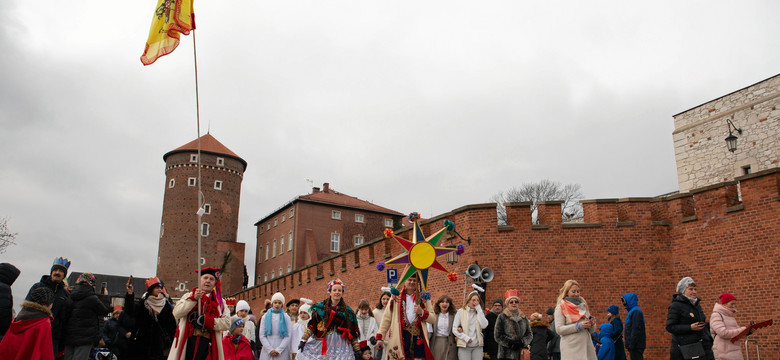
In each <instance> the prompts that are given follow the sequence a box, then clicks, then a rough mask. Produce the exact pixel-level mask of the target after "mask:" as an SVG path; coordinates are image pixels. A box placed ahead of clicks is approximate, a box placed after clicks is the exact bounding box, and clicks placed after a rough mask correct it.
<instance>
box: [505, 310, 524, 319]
mask: <svg viewBox="0 0 780 360" xmlns="http://www.w3.org/2000/svg"><path fill="white" fill-rule="evenodd" d="M504 315H506V317H508V318H510V319H512V321H514V322H519V321H520V320H522V319H523V318H524V317H525V314H524V313H523V311H522V310H520V309H517V310H515V311H512V310H509V309H504Z"/></svg>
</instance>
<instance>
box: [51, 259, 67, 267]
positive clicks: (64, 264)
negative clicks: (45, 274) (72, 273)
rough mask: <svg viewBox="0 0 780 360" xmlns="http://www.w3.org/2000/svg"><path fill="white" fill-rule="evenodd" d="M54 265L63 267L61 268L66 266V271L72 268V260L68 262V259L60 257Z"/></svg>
mask: <svg viewBox="0 0 780 360" xmlns="http://www.w3.org/2000/svg"><path fill="white" fill-rule="evenodd" d="M53 265H61V266H64V267H65V269H68V268H70V260H68V259H67V258H65V259H63V258H62V257H58V258H56V259H54V264H53Z"/></svg>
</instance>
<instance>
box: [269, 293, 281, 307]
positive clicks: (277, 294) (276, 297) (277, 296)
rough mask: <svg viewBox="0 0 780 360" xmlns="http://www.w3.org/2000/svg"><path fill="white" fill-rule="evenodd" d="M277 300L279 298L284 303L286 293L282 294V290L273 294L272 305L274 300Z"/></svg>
mask: <svg viewBox="0 0 780 360" xmlns="http://www.w3.org/2000/svg"><path fill="white" fill-rule="evenodd" d="M276 300H279V301H281V302H282V304H284V295H282V293H280V292H277V293H276V294H274V296H271V304H272V305H273V303H274V301H276Z"/></svg>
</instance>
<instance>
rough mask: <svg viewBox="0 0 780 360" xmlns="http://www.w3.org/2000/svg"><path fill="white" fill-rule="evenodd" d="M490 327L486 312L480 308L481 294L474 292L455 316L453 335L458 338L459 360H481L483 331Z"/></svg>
mask: <svg viewBox="0 0 780 360" xmlns="http://www.w3.org/2000/svg"><path fill="white" fill-rule="evenodd" d="M487 326H488V321H487V318H486V317H485V312H483V311H482V306H480V298H479V293H478V292H476V291H474V292H472V293H470V294H469V295H468V296H467V297H466V303H465V304H463V308H462V309H458V313H457V314H455V321H453V322H452V333H453V334H454V335H455V337H457V338H458V359H459V360H480V359H482V349H483V347H484V345H485V343H484V340H483V339H482V329H484V328H486V327H487Z"/></svg>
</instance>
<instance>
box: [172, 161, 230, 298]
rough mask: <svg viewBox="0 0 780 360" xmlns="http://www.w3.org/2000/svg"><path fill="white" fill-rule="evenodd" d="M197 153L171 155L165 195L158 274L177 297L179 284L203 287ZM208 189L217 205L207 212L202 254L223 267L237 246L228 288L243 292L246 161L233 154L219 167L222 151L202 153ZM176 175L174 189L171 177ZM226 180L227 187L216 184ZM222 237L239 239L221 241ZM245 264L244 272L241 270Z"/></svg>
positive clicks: (210, 201) (204, 188)
mask: <svg viewBox="0 0 780 360" xmlns="http://www.w3.org/2000/svg"><path fill="white" fill-rule="evenodd" d="M191 154H195V152H192V153H190V152H183V153H176V154H172V155H170V156H168V157H167V159H166V164H165V168H166V171H165V195H164V198H163V211H162V220H161V223H162V224H164V230H163V231H162V234H161V236H160V243H159V248H158V257H157V259H158V263H157V276H158V277H160V279H161V280H162V281H163V282H164V283H165V284H166V287H167V288H168V289H169V290H170V291H171V293H172V296H173V297H179V296H181V294H182V292H180V291H178V285H179V283H186V289H187V290H191V289H192V288H193V287H195V286H197V274H196V273H195V272H194V271H195V270H197V268H198V259H197V258H198V255H197V252H198V250H197V242H198V231H199V229H198V217H197V215H196V214H195V212H196V211H197V210H198V187H197V185H196V186H189V185H188V179H189V178H190V177H195V178H197V176H198V168H197V163H191V162H190V155H191ZM201 156H202V165H203V168H202V171H201V174H202V181H203V186H202V191H203V195H204V199H205V202H206V203H207V204H210V205H211V213H210V214H205V215H203V217H202V221H203V222H204V223H208V224H209V235H208V236H205V237H203V238H202V246H201V256H202V257H203V258H205V259H206V265H205V266H213V267H219V266H220V265H221V264H222V258H223V254H224V252H225V251H226V250H227V249H228V248H231V249H232V250H233V256H234V260H233V262H232V263H231V264H230V266H231V267H230V269H229V271H228V272H227V273H226V274H225V277H224V278H223V290H224V291H225V292H226V293H230V292H235V291H240V290H241V288H242V286H241V285H242V282H243V264H244V244H240V245H234V244H238V243H236V233H237V229H238V209H239V202H240V195H241V180H242V179H243V177H242V174H243V171H244V165H243V164H242V163H241V162H240V161H238V160H236V159H234V158H231V157H227V156H219V157H221V158H224V160H225V163H224V166H221V167H217V166H216V160H217V157H218V155H214V154H209V153H202V154H201ZM171 179H175V185H174V187H173V188H170V187H169V186H168V184H169V181H170V180H171ZM215 180H221V181H222V190H215V189H214V181H215ZM220 242H226V243H234V244H230V245H227V244H223V245H219V243H220ZM236 267H240V271H236Z"/></svg>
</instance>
